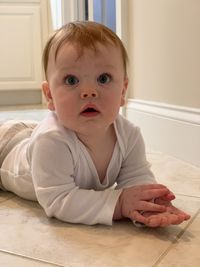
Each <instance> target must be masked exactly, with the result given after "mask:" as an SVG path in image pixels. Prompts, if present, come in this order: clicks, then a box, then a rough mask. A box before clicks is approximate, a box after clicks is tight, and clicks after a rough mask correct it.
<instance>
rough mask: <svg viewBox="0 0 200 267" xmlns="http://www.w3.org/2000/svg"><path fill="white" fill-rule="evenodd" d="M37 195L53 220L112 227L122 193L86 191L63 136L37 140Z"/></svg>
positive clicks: (34, 155) (32, 158)
mask: <svg viewBox="0 0 200 267" xmlns="http://www.w3.org/2000/svg"><path fill="white" fill-rule="evenodd" d="M30 161H31V170H32V176H33V184H34V188H35V193H36V196H37V199H38V202H39V203H40V205H41V206H42V207H43V208H44V210H45V212H46V214H47V215H48V216H49V217H56V218H58V219H60V220H62V221H66V222H71V223H83V224H89V225H92V224H97V223H102V224H108V225H111V224H112V216H113V213H114V209H115V206H116V202H117V200H118V197H119V195H120V193H121V190H115V189H113V188H112V189H111V188H108V189H105V190H102V191H97V190H94V189H85V188H84V189H83V188H80V186H78V185H77V184H76V177H75V176H74V172H75V168H76V162H74V161H75V160H74V157H73V156H72V152H71V151H70V148H69V147H68V146H67V145H66V143H64V142H63V141H62V140H60V136H59V137H57V136H56V134H54V135H50V136H48V135H45V136H40V137H38V138H37V141H36V142H34V145H33V147H32V153H31V156H30Z"/></svg>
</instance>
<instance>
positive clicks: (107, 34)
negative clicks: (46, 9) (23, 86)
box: [43, 21, 128, 78]
mask: <svg viewBox="0 0 200 267" xmlns="http://www.w3.org/2000/svg"><path fill="white" fill-rule="evenodd" d="M66 43H70V44H73V45H75V46H76V48H77V50H78V53H79V55H80V56H81V55H82V53H83V49H84V48H90V49H93V50H94V51H95V52H97V44H98V43H100V44H102V45H105V46H106V45H108V44H110V45H114V46H117V47H119V49H120V51H121V54H122V59H123V65H124V71H125V75H126V76H127V62H128V56H127V52H126V49H125V47H124V45H123V43H122V41H121V40H120V38H119V37H118V36H117V35H116V34H115V33H114V32H113V31H112V30H110V29H109V28H107V27H106V26H105V25H103V24H100V23H97V22H93V21H76V22H70V23H68V24H66V25H64V26H62V27H61V28H60V29H58V30H56V31H55V32H54V33H53V35H52V36H51V37H50V38H49V40H48V41H47V43H46V46H45V48H44V51H43V67H44V72H45V76H46V78H47V68H48V62H49V55H50V53H51V49H52V48H53V49H54V53H55V60H56V57H57V54H58V50H59V49H60V47H61V46H62V45H64V44H66Z"/></svg>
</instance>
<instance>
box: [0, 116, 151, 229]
mask: <svg viewBox="0 0 200 267" xmlns="http://www.w3.org/2000/svg"><path fill="white" fill-rule="evenodd" d="M114 128H115V132H116V136H117V142H116V145H115V148H114V151H113V155H112V158H111V160H110V163H109V166H108V169H107V173H106V176H105V179H104V181H103V182H102V183H101V182H100V180H99V177H98V174H97V170H96V168H95V165H94V163H93V161H92V159H91V157H90V155H89V153H88V151H87V149H86V147H85V146H84V144H83V143H82V142H81V141H80V140H79V139H78V138H77V136H76V134H75V133H74V132H73V131H71V130H69V129H66V128H64V127H63V126H61V125H60V124H59V122H58V119H57V116H56V114H55V113H54V112H50V113H49V115H48V116H47V117H46V118H45V119H44V120H43V121H42V122H41V123H39V124H38V126H37V127H36V128H35V129H34V130H33V132H32V134H31V136H30V137H28V138H25V139H24V140H22V141H20V143H19V144H17V145H16V146H15V147H14V148H13V149H12V150H11V151H10V153H9V154H8V155H7V156H6V158H5V160H4V161H3V164H2V166H1V170H0V171H1V173H0V175H1V182H2V184H3V186H4V188H5V189H6V190H8V191H11V192H13V193H15V194H17V195H18V196H20V197H22V198H25V199H30V200H36V201H38V202H39V203H40V205H41V206H42V207H43V208H44V210H45V212H46V214H47V216H49V217H56V218H58V219H60V220H62V221H66V222H71V223H84V224H89V225H92V224H97V223H101V224H107V225H111V224H112V217H113V213H114V209H115V206H116V203H117V200H118V198H119V195H120V193H121V190H122V188H125V187H130V186H132V185H138V184H150V183H155V182H156V181H155V178H154V176H153V174H152V172H151V171H150V165H149V163H148V162H147V161H146V156H145V147H144V142H143V138H142V136H141V133H140V130H139V128H137V127H135V126H134V125H133V124H131V123H130V122H129V121H128V120H126V119H125V118H123V117H122V116H120V115H119V116H118V117H117V119H116V121H115V122H114Z"/></svg>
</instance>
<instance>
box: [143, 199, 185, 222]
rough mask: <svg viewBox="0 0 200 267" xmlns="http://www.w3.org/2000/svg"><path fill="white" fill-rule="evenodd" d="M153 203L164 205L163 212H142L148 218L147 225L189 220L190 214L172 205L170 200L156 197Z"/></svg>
mask: <svg viewBox="0 0 200 267" xmlns="http://www.w3.org/2000/svg"><path fill="white" fill-rule="evenodd" d="M155 203H157V204H160V205H165V207H166V211H165V212H151V211H147V212H143V213H142V215H143V216H144V217H146V218H147V219H148V222H147V223H146V225H147V226H149V227H165V226H168V225H171V224H180V223H182V222H183V221H186V220H189V219H190V215H189V214H187V213H185V212H183V211H182V210H180V209H178V208H176V207H174V206H173V205H172V203H171V202H170V201H167V200H164V199H163V198H158V199H156V200H155Z"/></svg>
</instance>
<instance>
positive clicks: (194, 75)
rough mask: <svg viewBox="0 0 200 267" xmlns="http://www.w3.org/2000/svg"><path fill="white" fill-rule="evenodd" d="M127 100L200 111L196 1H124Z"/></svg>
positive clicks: (199, 3) (199, 29) (199, 19)
mask: <svg viewBox="0 0 200 267" xmlns="http://www.w3.org/2000/svg"><path fill="white" fill-rule="evenodd" d="M129 37H130V39H129V52H130V85H131V86H130V97H131V98H138V99H145V100H151V101H158V102H165V103H169V104H173V105H180V106H187V107H193V108H200V1H199V0H129Z"/></svg>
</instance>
